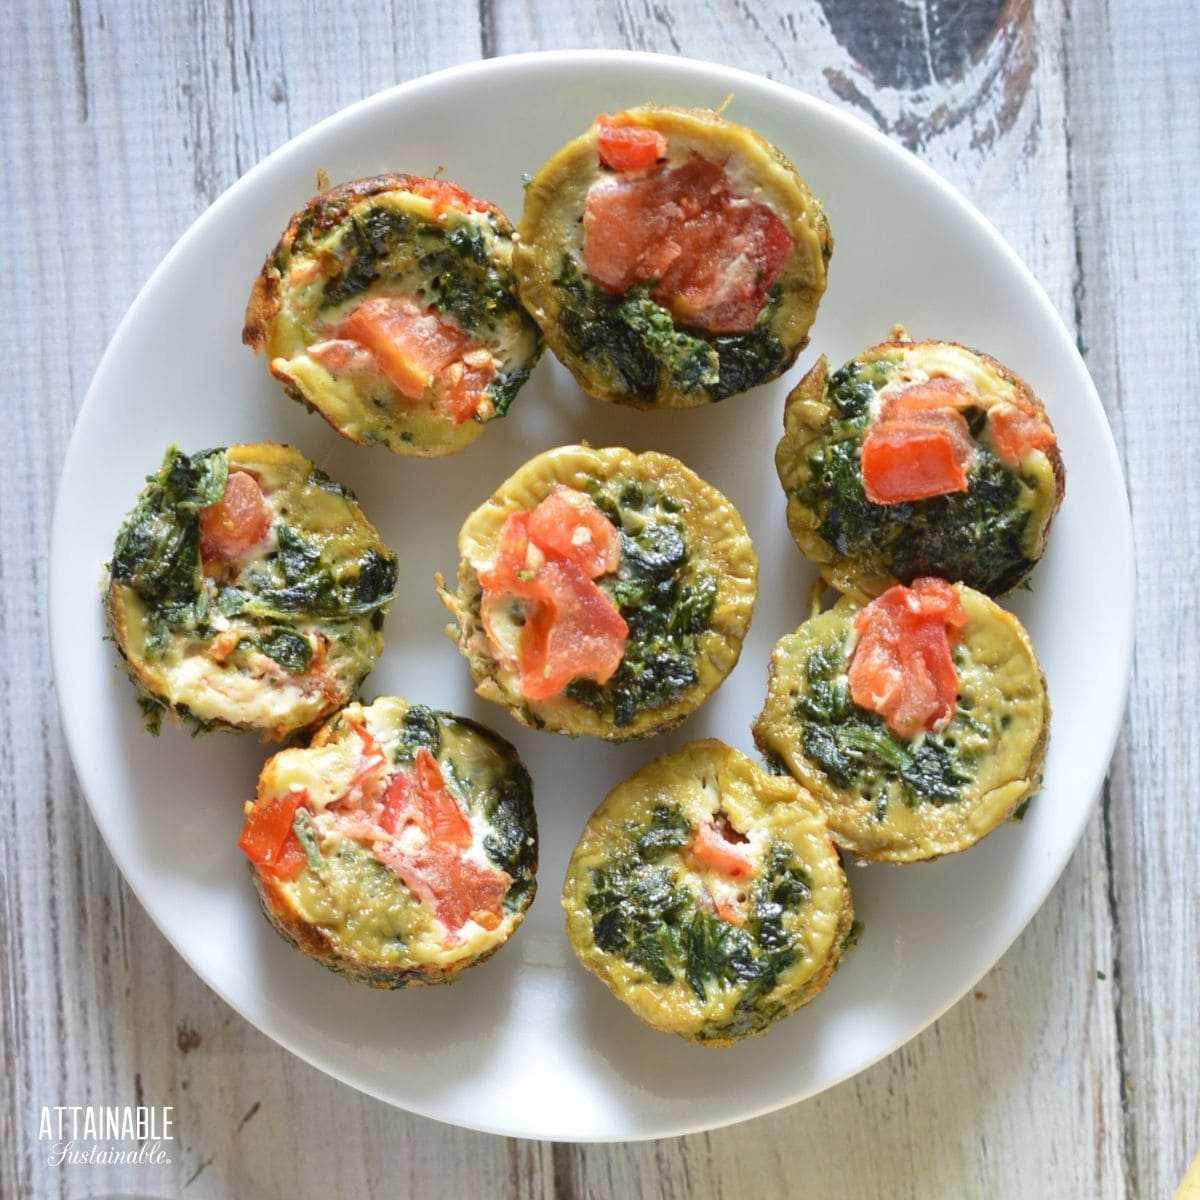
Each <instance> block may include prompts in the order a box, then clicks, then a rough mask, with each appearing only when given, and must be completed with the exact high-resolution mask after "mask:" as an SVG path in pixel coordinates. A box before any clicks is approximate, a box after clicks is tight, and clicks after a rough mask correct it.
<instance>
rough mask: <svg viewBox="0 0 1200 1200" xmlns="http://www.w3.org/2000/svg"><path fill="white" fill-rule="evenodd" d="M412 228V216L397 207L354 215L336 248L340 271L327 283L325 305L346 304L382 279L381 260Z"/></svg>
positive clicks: (390, 252)
mask: <svg viewBox="0 0 1200 1200" xmlns="http://www.w3.org/2000/svg"><path fill="white" fill-rule="evenodd" d="M411 228H412V218H411V217H409V216H408V214H407V213H402V212H398V211H397V210H396V209H393V208H384V207H379V208H371V209H368V210H367V211H366V212H365V213H362V214H360V215H357V216H354V217H352V218H351V219H350V221H349V222H348V223H347V225H346V232H345V234H344V235H343V236H342V238H341V239H340V240H339V241H338V242H337V245H336V248H335V250H334V253H335V254H336V255H337V257H338V260H339V271H338V273H337V274H336V275H334V276H333V277H332V278H331V279H329V280H327V281H326V283H325V286H324V289H323V291H322V296H323V299H324V302H325V304H326V305H327V306H333V305H338V304H342V303H343V302H344V301H346V300H349V299H351V298H352V297H353V296H357V295H359V294H360V293H362V292H365V291H366V290H367V288H369V287H370V286H371V285H372V284H373V283H374V282H375V281H376V280H377V279H378V278H379V275H380V266H381V262H382V261H383V260H386V259H387V258H388V257H390V256H391V255H392V253H393V252H394V251H395V248H396V243H397V242H398V241H400V239H401V238H404V237H406V236H407V235H408V233H409V231H410V230H411ZM296 240H297V242H298V241H299V240H300V238H299V237H297V239H296Z"/></svg>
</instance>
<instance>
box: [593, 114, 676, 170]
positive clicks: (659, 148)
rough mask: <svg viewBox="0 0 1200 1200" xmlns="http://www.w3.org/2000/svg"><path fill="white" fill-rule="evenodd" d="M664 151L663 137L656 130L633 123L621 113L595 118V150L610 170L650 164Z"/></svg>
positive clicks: (635, 168) (632, 168)
mask: <svg viewBox="0 0 1200 1200" xmlns="http://www.w3.org/2000/svg"><path fill="white" fill-rule="evenodd" d="M666 152H667V139H666V136H665V135H664V134H661V133H659V132H658V130H657V129H647V128H646V126H644V125H636V124H634V123H633V122H632V121H630V119H629V118H628V117H625V116H624V114H623V113H622V114H618V115H617V116H615V117H609V116H606V115H605V114H604V113H601V114H600V116H598V117H597V118H596V153H597V155H598V156H599V159H600V161H601V162H602V163H603V164H604V165H605V166H606V167H612V168H613V170H614V171H635V170H637V169H638V168H640V167H652V166H653V165H654V164H655V162H657V161H658V159H660V158H662V157H663V156H664V155H665V154H666Z"/></svg>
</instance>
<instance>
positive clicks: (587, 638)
mask: <svg viewBox="0 0 1200 1200" xmlns="http://www.w3.org/2000/svg"><path fill="white" fill-rule="evenodd" d="M535 582H536V586H537V589H538V591H537V595H538V604H537V607H536V609H535V611H534V613H533V614H532V616H531V617H530V618H529V619H528V621H527V623H526V626H525V643H524V645H523V646H522V648H521V650H522V652H521V693H522V695H524V696H526V697H528V698H529V699H530V700H545V699H547V698H548V697H550V696H557V695H558V693H559V692H561V691H562V690H563V688H565V687H566V686H567V684H568V683H570V682H571V680H572V679H576V678H581V677H582V678H584V679H594V680H595V681H596V682H597V683H607V682H608V680H609V679H610V678H611V677H612V674H613V672H614V671H615V670H616V669H617V668H618V667H619V666H620V665H621V659H622V657H623V656H624V654H625V639H626V638H627V637H628V636H629V626H628V625H626V623H625V619H624V617H622V616H621V614H620V613H619V612H618V611H617V609H616V606H615V605H614V604H613V602H612V600H610V599H609V597H608V595H607V594H606V593H605V592H604V591H602V590H601V589H600V588H599V587H598V586H597V585H596V584H595V583H593V582H592V580H590V579H589V578H588V577H587V575H586V574H585V573H584V572H583V570H582V569H581V568H580V567H579V566H578V564H576V563H574V562H571V561H570V560H569V559H566V560H561V561H558V560H553V559H551V560H548V561H547V562H546V563H545V565H544V566H543V567H542V568H541V569H540V570H539V571H538V573H537V578H536V581H535Z"/></svg>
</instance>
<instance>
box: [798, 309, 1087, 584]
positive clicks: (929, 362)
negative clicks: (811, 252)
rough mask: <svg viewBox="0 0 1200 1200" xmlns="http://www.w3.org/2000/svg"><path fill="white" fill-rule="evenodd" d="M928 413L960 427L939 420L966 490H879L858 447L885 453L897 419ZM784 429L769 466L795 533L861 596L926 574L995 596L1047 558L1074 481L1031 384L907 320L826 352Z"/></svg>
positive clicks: (827, 570) (922, 420)
mask: <svg viewBox="0 0 1200 1200" xmlns="http://www.w3.org/2000/svg"><path fill="white" fill-rule="evenodd" d="M906 398H907V399H908V404H909V408H910V410H912V411H910V413H909V414H908V415H909V417H910V418H911V419H910V420H907V421H903V420H902V421H897V420H895V419H891V421H890V423H889V421H888V419H887V418H888V413H889V411H890V409H889V405H890V406H891V407H892V408H893V409H894V407H895V405H896V403H897V401H899V402H900V403H901V404H904V402H905V400H906ZM943 399H944V403H943V402H942V401H943ZM922 405H923V406H926V407H925V409H924V411H919V409H918V406H922ZM939 405H941V407H938V406H939ZM931 412H932V415H931ZM931 421H933V422H936V421H941V422H942V423H943V428H945V427H946V424H947V423H949V427H950V435H952V436H950V435H941V434H940V433H938V432H936V431H935V433H934V436H933V437H932V439H931V443H929V444H931V445H932V449H933V451H934V454H935V456H936V454H937V453H938V452H941V453H943V454H945V453H947V447H951V449H950V451H949V452H951V453H953V452H954V451H953V446H954V443H955V440H957V442H958V443H959V444H961V446H962V452H961V462H959V463H957V464H949V465H948V469H949V470H950V472H951V478H954V480H955V484H954V486H955V487H956V488H957V489H958V490H953V491H948V492H945V493H943V494H933V495H925V496H920V497H918V498H915V499H907V500H905V499H900V500H896V499H880V498H879V497H878V496H875V497H872V496H871V495H870V494H869V488H868V486H867V482H866V480H865V478H864V461H865V460H864V455H865V454H874V453H875V452H876V451H880V452H882V453H883V454H886V453H887V451H888V442H889V435H890V434H892V433H894V431H895V430H896V429H897V428H898V427H902V428H903V429H907V430H908V431H910V432H909V434H908V435H905V434H903V433H902V434H901V438H902V439H903V437H904V436H911V431H912V430H913V429H916V430H917V432H918V435H920V434H921V432H922V430H927V429H928V423H929V422H931ZM784 430H785V431H784V436H783V439H782V441H780V443H779V446H778V449H777V451H776V455H775V464H776V468H777V470H778V473H779V480H780V483H781V484H782V485H783V489H784V492H785V493H786V495H787V521H788V527H789V528H790V529H791V531H792V536H793V537H794V538H795V539H796V542H797V544H798V545H799V547H800V549H801V550H803V551H804V553H805V555H806V556H807V557H808V558H809V559H810V560H811V561H812V562H813V564H814V565H815V566H816V567H817V569H818V570H819V571H820V572H821V574H822V576H824V578H825V579H826V580H827V581H828V582H829V583H831V584H832V585H833V586H834V587H836V588H837V589H838V590H839V591H841V592H844V593H846V594H849V595H854V596H857V597H858V598H860V599H866V598H868V597H870V596H876V595H879V594H880V593H881V592H883V591H885V590H886V589H887V588H889V587H891V586H892V585H893V584H895V583H896V582H901V583H909V582H911V581H912V580H913V579H914V578H916V577H918V576H921V575H937V576H941V577H943V578H946V579H951V580H961V581H962V582H964V583H966V584H967V585H968V586H970V587H973V588H976V589H977V590H979V591H983V592H986V593H988V594H989V595H992V596H999V595H1003V594H1004V593H1006V592H1009V591H1011V590H1012V589H1013V588H1014V587H1016V586H1017V585H1018V584H1019V583H1021V581H1022V580H1023V579H1025V577H1026V576H1027V575H1028V574H1029V572H1030V571H1031V570H1032V569H1033V568H1034V566H1035V565H1036V564H1037V562H1038V560H1039V559H1040V558H1041V556H1042V553H1043V552H1044V550H1045V548H1046V542H1047V539H1048V538H1049V535H1050V526H1051V523H1052V522H1053V520H1054V516H1055V514H1056V513H1057V511H1058V508H1059V505H1060V504H1061V503H1062V498H1063V492H1064V489H1065V486H1066V472H1065V469H1064V467H1063V461H1062V455H1061V453H1060V451H1059V449H1058V444H1057V441H1056V439H1055V437H1054V432H1053V430H1052V429H1051V428H1050V423H1049V420H1048V418H1047V417H1046V412H1045V409H1044V407H1043V406H1042V403H1041V401H1040V400H1038V398H1037V397H1036V396H1035V395H1034V394H1033V392H1032V391H1031V390H1030V388H1029V387H1028V385H1027V384H1026V383H1024V382H1023V381H1022V380H1021V379H1020V378H1018V376H1017V375H1015V374H1014V373H1013V372H1012V371H1010V370H1008V368H1006V367H1004V366H1001V364H1000V363H998V362H997V361H996V360H995V359H993V358H990V357H988V355H986V354H981V353H979V352H978V351H975V350H970V349H968V348H967V347H965V346H960V345H958V344H957V343H955V342H939V341H916V342H914V341H910V340H909V339H908V337H907V334H906V333H905V331H904V330H903V329H902V328H900V327H897V328H896V329H895V330H894V331H893V336H892V338H891V339H890V340H889V341H886V342H882V343H880V344H879V345H877V346H872V347H871V348H870V349H868V350H866V351H864V352H863V353H862V354H860V355H859V356H858V357H857V358H855V359H854V360H852V361H851V362H849V363H847V364H846V365H845V366H843V367H841V368H840V369H839V370H837V371H835V372H833V373H832V374H831V373H830V371H829V364H828V362H827V360H826V359H825V358H824V356H822V357H821V358H820V359H819V360H818V362H817V363H816V365H815V366H814V367H813V368H812V370H810V371H809V372H808V374H807V375H805V377H804V378H803V379H802V380H801V381H800V383H799V384H798V385H797V386H796V388H795V389H794V390H793V391H792V393H791V394H790V395H789V396H788V399H787V406H786V410H785V414H784ZM1028 431H1032V438H1031V437H1030V434H1029V432H1028ZM1031 443H1036V444H1031ZM1022 451H1023V452H1022ZM871 461H872V462H873V463H874V462H877V461H879V459H876V458H872V460H871ZM939 465H940V466H943V467H946V466H947V464H939V463H936V462H935V463H934V464H933V467H934V468H937V467H938V466H939ZM956 469H960V470H961V473H959V474H957V476H955V471H956ZM917 483H918V486H917V487H916V488H915V491H918V492H919V491H921V490H922V489H921V488H920V486H919V484H920V480H917ZM933 486H934V487H937V486H939V485H938V484H937V483H934V484H933ZM911 494H913V493H912V492H904V491H901V492H899V495H901V496H906V495H911Z"/></svg>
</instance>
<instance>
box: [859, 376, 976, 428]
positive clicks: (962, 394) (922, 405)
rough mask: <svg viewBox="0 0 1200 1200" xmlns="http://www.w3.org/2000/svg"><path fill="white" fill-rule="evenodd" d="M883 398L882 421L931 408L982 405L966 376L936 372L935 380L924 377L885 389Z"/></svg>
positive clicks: (926, 410) (882, 394)
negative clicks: (959, 377)
mask: <svg viewBox="0 0 1200 1200" xmlns="http://www.w3.org/2000/svg"><path fill="white" fill-rule="evenodd" d="M879 398H880V399H881V400H882V401H883V408H882V410H881V411H880V414H879V416H880V420H883V421H887V420H891V419H892V418H894V417H911V416H913V415H914V414H916V413H919V412H928V411H930V410H935V411H936V410H943V409H949V410H958V409H963V408H971V407H972V406H973V405H978V404H979V402H980V401H979V393H978V392H977V391H976V390H975V388H974V387H973V386H972V385H971V384H970V383H968V382H967V381H966V380H965V379H953V378H951V377H950V376H948V375H936V376H934V378H932V379H921V380H917V381H915V382H913V383H905V384H901V385H899V386H898V387H897V386H894V385H893V386H889V387H886V388H884V390H883V392H882V393H881V394H880V397H879Z"/></svg>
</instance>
